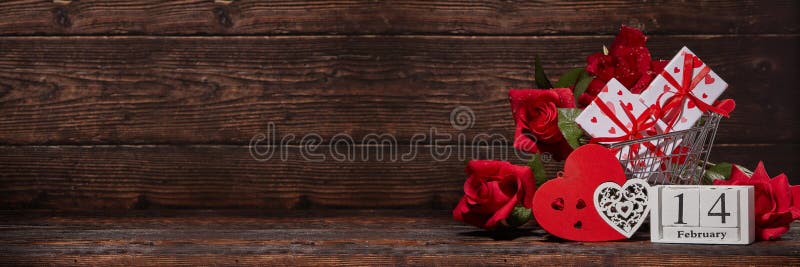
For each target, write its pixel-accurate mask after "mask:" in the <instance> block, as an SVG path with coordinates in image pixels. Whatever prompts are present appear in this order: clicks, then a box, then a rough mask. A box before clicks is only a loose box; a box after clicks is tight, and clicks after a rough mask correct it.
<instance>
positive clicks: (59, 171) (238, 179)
mask: <svg viewBox="0 0 800 267" xmlns="http://www.w3.org/2000/svg"><path fill="white" fill-rule="evenodd" d="M362 148H365V149H366V150H361V149H362ZM378 148H379V147H365V146H361V147H359V149H357V150H356V153H355V154H354V155H355V156H356V157H355V159H354V160H352V161H349V160H345V161H337V160H334V159H333V158H332V157H331V150H330V148H329V147H320V148H319V150H318V151H319V152H321V153H323V154H324V155H325V156H326V158H325V161H322V162H309V161H307V160H306V159H305V158H304V157H303V155H304V154H301V152H300V150H299V147H297V146H293V147H288V148H286V150H285V151H286V155H287V157H286V161H283V160H281V158H280V157H279V156H278V155H280V154H278V153H277V152H276V154H275V155H274V156H273V157H272V158H271V159H270V160H267V161H257V160H256V159H254V158H252V157H251V155H250V152H249V150H248V148H247V147H246V146H180V147H175V146H38V147H30V146H19V147H13V146H12V147H0V194H2V198H0V208H4V209H13V208H43V209H65V210H115V209H122V210H128V209H154V208H276V209H305V208H315V207H316V208H450V207H453V206H455V203H456V202H457V201H458V199H459V198H460V197H461V196H462V194H463V191H462V190H463V182H464V180H465V179H466V176H465V174H464V159H470V158H473V157H472V156H469V155H467V156H464V157H463V158H459V156H458V154H456V152H453V154H452V155H451V157H450V158H448V159H443V160H441V161H439V160H437V159H436V158H434V157H433V156H432V155H431V154H430V150H431V147H430V146H422V147H419V148H418V150H417V152H418V154H417V155H416V156H414V158H413V160H407V161H403V160H400V159H402V157H401V156H400V155H403V154H407V153H408V152H410V150H409V149H408V147H406V146H403V147H400V149H399V150H398V155H399V157H398V158H397V159H398V160H397V161H391V157H390V155H391V154H392V153H393V152H391V151H390V150H389V149H385V150H383V151H382V152H380V151H379V150H378ZM472 149H473V148H467V152H470V151H471V150H472ZM475 149H477V148H475ZM494 149H495V150H494V153H495V154H494V156H491V157H490V156H488V154H487V153H486V150H482V152H481V154H480V155H478V157H479V158H494V159H504V158H505V159H508V160H512V162H514V163H515V164H524V162H525V161H524V160H523V159H519V158H517V157H516V156H515V155H514V154H505V155H506V156H505V157H503V156H502V155H504V154H503V152H502V150H500V149H498V148H494ZM507 149H510V147H507ZM759 150H762V151H765V152H761V153H760V154H753V153H754V152H752V151H759ZM454 151H455V150H454ZM796 151H797V146H796V145H791V146H736V147H731V146H728V147H720V148H718V149H717V148H715V149H714V150H712V159H717V158H719V159H722V160H734V162H742V163H741V164H745V165H747V164H748V163H749V162H750V161H753V160H754V159H759V158H760V159H763V160H764V161H765V162H766V164H767V168H768V170H769V171H770V173H771V174H772V175H777V174H779V173H780V172H785V173H786V174H787V175H788V176H789V178H790V181H791V182H792V183H794V184H800V180H798V175H797V174H796V173H797V169H796V168H797V167H796V166H798V161H797V157H794V155H796V153H795V152H796ZM506 153H513V152H511V151H510V150H507V152H506ZM379 154H380V155H381V156H382V157H381V159H378V157H377V155H379ZM364 156H366V160H363V157H364ZM406 159H409V158H408V157H406ZM740 159H741V161H740ZM546 167H547V168H548V175H549V176H554V175H555V173H556V172H557V171H558V170H560V169H561V165H560V163H556V162H551V163H548V164H547V165H546ZM751 167H752V166H751Z"/></svg>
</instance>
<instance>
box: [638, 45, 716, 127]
mask: <svg viewBox="0 0 800 267" xmlns="http://www.w3.org/2000/svg"><path fill="white" fill-rule="evenodd" d="M727 88H728V83H726V82H725V81H724V80H722V78H720V77H719V76H718V75H717V74H716V73H714V71H712V70H711V69H710V68H709V67H708V66H707V65H706V64H705V63H703V61H702V60H700V58H698V57H697V55H695V54H694V53H692V51H691V50H689V48H686V47H683V48H682V49H681V50H680V51H678V54H677V55H675V57H673V58H672V60H670V61H669V63H668V64H667V66H666V67H664V70H663V71H662V72H661V73H659V74H658V75H657V76H656V77H655V78H654V79H653V81H652V82H651V83H650V86H648V87H647V89H645V91H644V92H642V94H641V95H640V96H639V98H640V101H641V102H642V103H644V104H645V106H648V107H649V106H651V105H654V104H656V103H658V105H659V107H661V108H662V109H664V108H666V109H669V108H670V107H665V104H667V102H668V101H674V102H675V110H671V109H670V110H663V111H664V113H666V114H662V115H664V116H663V117H662V118H660V119H661V120H662V121H663V122H664V123H663V124H659V130H660V131H661V132H673V131H681V130H686V129H689V128H692V126H694V124H695V122H697V120H699V119H700V117H701V116H702V115H703V111H702V110H701V108H702V107H698V104H697V102H696V101H701V102H702V103H705V104H707V105H713V104H714V101H715V100H717V98H718V97H719V96H720V95H722V93H723V92H725V89H727ZM681 91H687V92H689V93H688V94H686V95H685V96H681V95H680V94H679V92H681Z"/></svg>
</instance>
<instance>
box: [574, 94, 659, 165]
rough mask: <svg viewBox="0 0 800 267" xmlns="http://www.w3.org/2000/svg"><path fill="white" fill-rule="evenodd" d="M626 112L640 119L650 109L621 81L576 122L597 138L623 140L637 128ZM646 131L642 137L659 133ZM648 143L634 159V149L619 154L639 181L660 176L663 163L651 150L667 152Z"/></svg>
mask: <svg viewBox="0 0 800 267" xmlns="http://www.w3.org/2000/svg"><path fill="white" fill-rule="evenodd" d="M601 106H605V107H606V108H605V109H604V108H601ZM625 109H627V110H628V111H630V114H631V115H633V117H634V118H638V117H639V116H640V115H642V113H644V112H645V111H646V110H647V106H645V105H644V104H643V103H641V102H640V101H639V97H638V96H636V95H634V94H633V93H631V92H630V91H628V89H627V88H625V86H624V85H622V84H621V83H620V82H619V81H617V80H616V79H611V80H610V81H608V83H607V84H606V86H605V87H603V89H602V90H601V91H600V93H599V94H598V95H597V98H596V99H595V100H594V101H593V102H592V103H591V104H590V105H589V106H587V107H586V108H585V109H584V110H583V111H582V112H581V114H579V115H578V117H577V118H575V122H576V123H577V124H578V125H580V126H581V128H583V129H584V130H585V131H586V132H587V133H588V134H589V135H591V136H592V137H594V138H614V137H623V136H625V135H627V132H629V131H630V130H631V128H632V126H633V123H632V121H631V119H630V118H629V116H628V115H627V114H626V112H625ZM609 113H610V114H609ZM612 116H613V117H615V118H616V119H617V120H618V121H619V123H616V122H615V121H614V120H613V119H612V118H611V117H612ZM653 119H655V118H653ZM620 124H621V125H620ZM656 124H657V125H659V126H657V127H654V128H664V127H666V126H665V125H664V124H663V123H662V122H661V121H656ZM623 128H624V129H623ZM642 130H643V131H642V132H641V134H642V136H646V135H649V134H654V133H655V132H651V133H645V132H646V131H648V130H649V131H653V130H655V129H642ZM621 141H624V140H621ZM617 142H620V141H617ZM600 143H603V144H611V143H616V142H605V141H601V142H600ZM647 143H648V144H647V145H645V144H642V145H640V146H639V147H638V149H637V151H635V152H633V155H631V152H630V149H631V147H630V146H623V147H621V148H620V150H619V151H618V152H617V158H619V159H628V160H629V161H628V163H627V164H626V167H627V168H628V169H629V170H635V173H636V178H646V177H645V176H647V174H649V173H654V172H656V171H657V170H658V168H659V167H660V161H661V159H660V158H659V157H657V156H656V155H655V152H653V151H651V150H652V149H663V148H661V147H659V144H656V143H654V142H647ZM648 146H649V147H648ZM656 151H659V150H656ZM665 153H666V152H665Z"/></svg>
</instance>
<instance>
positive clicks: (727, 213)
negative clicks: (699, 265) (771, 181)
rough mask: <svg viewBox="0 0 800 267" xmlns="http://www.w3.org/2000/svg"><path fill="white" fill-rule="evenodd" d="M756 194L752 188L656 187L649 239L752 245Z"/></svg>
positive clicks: (651, 211) (653, 195) (670, 241)
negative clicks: (754, 195) (754, 198)
mask: <svg viewBox="0 0 800 267" xmlns="http://www.w3.org/2000/svg"><path fill="white" fill-rule="evenodd" d="M753 192H754V191H753V187H752V186H682V185H661V186H655V187H653V188H652V190H651V194H652V195H651V196H650V206H651V208H650V239H651V241H652V242H660V243H695V244H750V243H752V242H753V241H754V240H755V224H754V222H755V220H754V216H755V214H754V208H753V207H754V203H753Z"/></svg>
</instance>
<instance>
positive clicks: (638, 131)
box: [590, 98, 664, 160]
mask: <svg viewBox="0 0 800 267" xmlns="http://www.w3.org/2000/svg"><path fill="white" fill-rule="evenodd" d="M594 103H595V104H596V105H597V107H598V108H600V111H601V112H603V114H605V115H606V117H608V118H609V119H611V121H612V122H614V124H616V125H617V126H618V127H619V128H620V129H621V130H622V131H623V132H625V134H624V135H622V136H617V137H595V138H592V140H591V141H590V142H591V143H600V142H621V141H629V140H636V139H640V138H644V137H645V135H644V134H642V132H646V131H649V130H651V129H653V126H655V125H656V122H657V119H656V117H655V116H654V115H655V114H656V112H657V109H655V108H654V107H649V108H647V109H646V110H645V111H644V112H642V114H640V115H639V117H635V116H634V115H633V113H631V111H630V110H628V109H627V108H625V103H623V102H622V100H620V101H619V103H620V106H622V110H623V112H624V113H625V116H627V117H628V119H629V120H630V121H631V127H630V128H628V127H626V126H625V124H624V123H622V121H620V120H619V118H617V116H616V115H615V114H614V112H613V111H612V110H611V108H610V107H608V106H607V105H606V104H605V103H603V101H601V100H600V98H595V99H594ZM640 145H644V146H645V148H647V149H648V150H650V151H652V152H653V153H655V154H656V155H657V156H664V152H663V151H661V150H660V149H658V147H656V146H655V145H653V143H650V142H643V143H634V144H632V145H631V146H630V150H629V151H628V156H629V159H631V160H632V159H633V158H634V157H633V156H634V155H635V153H638V152H639V147H640ZM612 151H613V152H615V153H616V152H617V151H619V148H615V149H612Z"/></svg>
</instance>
